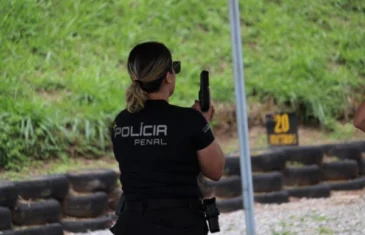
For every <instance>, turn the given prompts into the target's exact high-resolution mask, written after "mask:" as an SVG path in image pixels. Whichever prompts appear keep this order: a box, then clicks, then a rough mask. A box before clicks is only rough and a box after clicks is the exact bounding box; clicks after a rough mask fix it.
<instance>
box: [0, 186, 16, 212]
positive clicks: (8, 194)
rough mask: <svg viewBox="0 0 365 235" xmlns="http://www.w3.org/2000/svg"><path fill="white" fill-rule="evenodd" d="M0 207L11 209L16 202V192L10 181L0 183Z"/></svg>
mask: <svg viewBox="0 0 365 235" xmlns="http://www.w3.org/2000/svg"><path fill="white" fill-rule="evenodd" d="M0 195H1V196H0V206H4V207H8V208H10V209H13V208H14V206H15V205H16V201H17V200H18V190H17V188H16V186H15V184H14V183H13V182H11V181H7V180H6V181H1V182H0Z"/></svg>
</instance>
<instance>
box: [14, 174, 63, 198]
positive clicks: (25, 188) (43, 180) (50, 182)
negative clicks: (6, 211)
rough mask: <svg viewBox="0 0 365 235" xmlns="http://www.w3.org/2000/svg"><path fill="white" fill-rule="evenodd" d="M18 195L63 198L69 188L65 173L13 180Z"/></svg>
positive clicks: (23, 196)
mask: <svg viewBox="0 0 365 235" xmlns="http://www.w3.org/2000/svg"><path fill="white" fill-rule="evenodd" d="M15 185H16V187H17V188H18V192H19V195H20V196H21V197H22V198H24V199H26V200H28V199H40V198H56V199H60V200H61V199H63V198H64V197H65V196H66V195H67V194H68V190H69V183H68V178H67V177H66V175H62V174H57V175H44V176H38V177H35V178H33V179H31V180H25V181H18V182H15Z"/></svg>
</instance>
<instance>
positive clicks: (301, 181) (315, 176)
mask: <svg viewBox="0 0 365 235" xmlns="http://www.w3.org/2000/svg"><path fill="white" fill-rule="evenodd" d="M321 178H322V172H321V169H320V168H319V167H318V166H317V165H311V166H303V167H290V168H286V169H284V170H283V182H284V185H286V186H295V185H297V186H305V185H314V184H318V183H319V182H320V181H321Z"/></svg>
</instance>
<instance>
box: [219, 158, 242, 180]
mask: <svg viewBox="0 0 365 235" xmlns="http://www.w3.org/2000/svg"><path fill="white" fill-rule="evenodd" d="M240 170H241V167H240V158H239V157H226V162H225V166H224V173H223V174H224V175H226V176H232V175H241V172H240Z"/></svg>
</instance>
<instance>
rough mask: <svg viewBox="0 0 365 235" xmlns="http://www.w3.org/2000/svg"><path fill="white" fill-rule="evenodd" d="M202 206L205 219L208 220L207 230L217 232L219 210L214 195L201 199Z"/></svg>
mask: <svg viewBox="0 0 365 235" xmlns="http://www.w3.org/2000/svg"><path fill="white" fill-rule="evenodd" d="M203 207H204V212H205V219H206V220H207V221H208V225H209V231H210V232H211V233H217V232H219V231H220V228H219V214H220V212H219V210H218V208H217V206H216V203H215V197H213V198H210V199H204V200H203Z"/></svg>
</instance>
